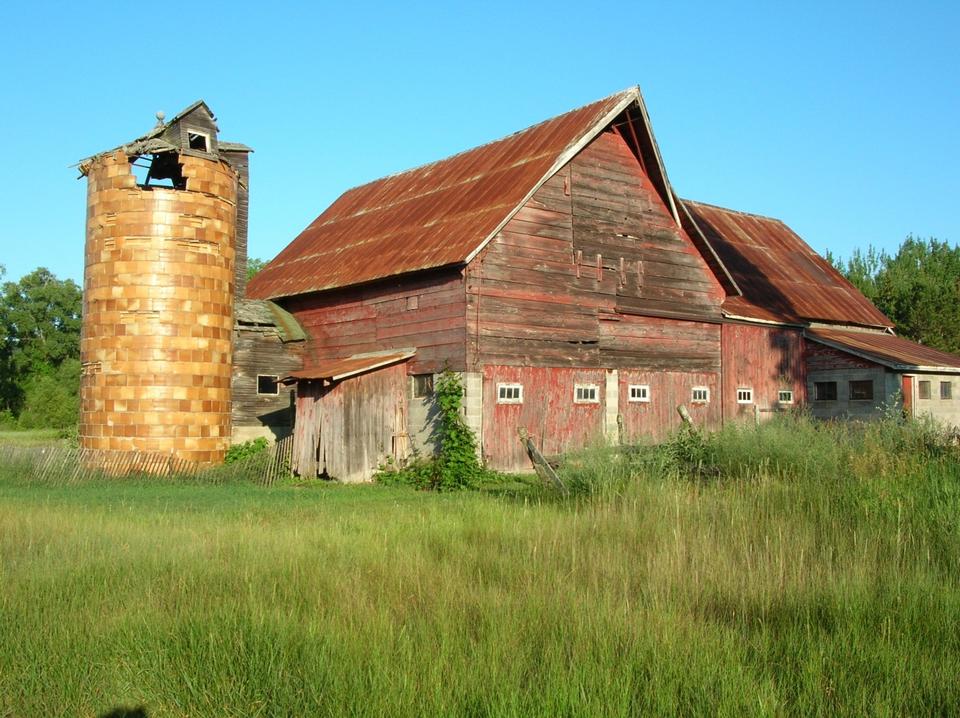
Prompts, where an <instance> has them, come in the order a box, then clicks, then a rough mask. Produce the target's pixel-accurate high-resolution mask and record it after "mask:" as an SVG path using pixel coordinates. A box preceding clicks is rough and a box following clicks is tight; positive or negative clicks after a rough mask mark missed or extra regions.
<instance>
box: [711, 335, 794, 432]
mask: <svg viewBox="0 0 960 718" xmlns="http://www.w3.org/2000/svg"><path fill="white" fill-rule="evenodd" d="M721 334H722V338H723V342H722V343H723V409H724V418H725V419H738V418H739V419H746V418H750V419H752V418H753V416H754V412H755V407H760V409H761V410H763V411H764V414H763V415H764V416H769V415H770V414H768V413H766V410H769V409H778V408H787V406H788V405H786V404H782V405H781V404H780V403H779V402H778V400H777V399H778V394H779V392H780V390H781V389H788V390H791V391H793V401H794V403H793V406H798V405H800V404H802V403H804V402H805V401H806V373H805V369H804V363H803V344H804V341H803V336H802V334H801V332H800V330H799V329H786V328H782V327H772V326H771V327H767V326H754V325H747V324H724V325H723V329H722V332H721ZM741 387H742V388H749V389H752V390H753V402H752V403H750V404H739V403H737V389H738V388H741Z"/></svg>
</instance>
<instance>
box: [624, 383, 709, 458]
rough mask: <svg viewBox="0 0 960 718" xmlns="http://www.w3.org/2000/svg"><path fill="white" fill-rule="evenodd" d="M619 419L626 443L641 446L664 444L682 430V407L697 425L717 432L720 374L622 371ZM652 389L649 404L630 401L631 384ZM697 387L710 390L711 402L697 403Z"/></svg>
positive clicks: (647, 402)
mask: <svg viewBox="0 0 960 718" xmlns="http://www.w3.org/2000/svg"><path fill="white" fill-rule="evenodd" d="M619 379H620V416H621V417H622V418H623V441H624V442H625V443H638V442H646V441H662V440H664V439H666V438H667V437H668V436H669V435H670V434H671V433H672V432H674V431H676V430H677V429H679V428H680V424H681V423H682V422H681V419H680V414H678V413H677V406H678V405H679V404H683V405H684V406H685V407H687V410H688V411H689V412H690V417H691V418H692V419H693V421H694V422H695V423H696V424H697V425H698V426H703V427H706V428H709V429H716V428H719V426H720V421H721V417H720V414H721V406H720V374H719V372H675V371H633V370H621V371H620V376H619ZM631 384H640V385H646V386H648V387H649V399H650V400H649V401H646V402H641V401H630V385H631ZM694 387H707V388H708V389H709V390H710V401H708V402H707V403H705V404H704V403H694V402H693V400H692V391H693V388H694Z"/></svg>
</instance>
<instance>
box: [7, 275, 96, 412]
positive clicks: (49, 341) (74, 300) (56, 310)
mask: <svg viewBox="0 0 960 718" xmlns="http://www.w3.org/2000/svg"><path fill="white" fill-rule="evenodd" d="M82 301H83V295H82V292H81V291H80V287H78V286H77V285H76V283H75V282H74V281H73V280H71V279H66V280H60V279H57V278H56V276H54V274H53V273H52V272H50V271H49V270H48V269H44V268H43V267H40V268H39V269H36V270H34V271H33V272H31V273H30V274H28V275H26V276H25V277H23V278H22V279H21V280H20V281H19V282H4V284H3V287H2V292H0V369H2V372H0V410H2V409H8V410H11V411H13V412H14V413H19V411H20V409H21V408H22V405H23V400H24V394H25V390H26V387H27V385H28V384H29V383H30V382H31V380H33V379H35V378H36V377H37V376H40V375H53V374H55V373H56V372H57V370H58V369H60V367H61V366H62V365H64V362H66V361H67V360H79V358H80V314H81V308H82ZM70 366H71V367H75V373H77V374H78V375H79V362H76V363H71V365H70Z"/></svg>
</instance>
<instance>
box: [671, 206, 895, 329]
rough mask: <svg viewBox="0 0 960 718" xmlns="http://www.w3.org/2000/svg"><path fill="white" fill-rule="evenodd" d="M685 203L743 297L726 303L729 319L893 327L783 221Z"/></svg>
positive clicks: (724, 308)
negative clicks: (730, 317)
mask: <svg viewBox="0 0 960 718" xmlns="http://www.w3.org/2000/svg"><path fill="white" fill-rule="evenodd" d="M683 203H684V205H685V206H686V207H687V209H688V210H689V212H690V214H691V216H692V217H693V219H694V221H695V222H696V223H697V226H698V227H699V228H700V230H701V231H702V232H703V233H704V235H705V236H706V238H707V239H708V240H709V242H710V245H711V246H712V247H713V248H714V250H715V251H716V253H717V255H718V256H719V258H720V260H721V262H722V263H723V265H724V266H725V267H726V268H727V270H728V271H729V272H730V274H731V275H732V276H733V278H734V281H735V282H736V284H737V286H738V287H739V289H740V291H741V292H742V296H739V297H737V296H731V297H728V298H727V300H726V301H725V302H724V303H723V312H724V314H726V315H727V316H734V317H741V318H746V319H759V320H762V321H770V322H784V323H794V324H804V323H806V322H810V321H821V322H832V323H840V324H857V325H862V326H869V327H884V328H886V327H892V326H893V322H891V321H890V320H889V319H888V318H887V317H886V316H884V314H883V313H882V312H880V310H879V309H877V308H876V307H875V306H873V304H871V303H870V300H868V299H867V298H866V297H865V296H863V294H861V293H860V291H859V290H858V289H857V288H856V287H854V286H853V285H852V284H850V282H848V281H847V280H846V279H845V278H844V277H843V276H842V275H841V274H840V273H839V272H838V271H837V270H836V269H834V268H833V267H832V266H831V265H830V263H829V262H827V260H825V259H824V258H823V257H821V256H820V255H819V254H817V253H816V252H814V251H813V249H811V248H810V246H809V245H808V244H807V243H806V242H804V241H803V240H802V239H801V238H800V237H799V236H798V235H797V234H796V233H795V232H794V231H793V230H792V229H790V228H789V227H788V226H787V225H786V224H784V223H783V222H781V221H780V220H779V219H773V218H771V217H762V216H759V215H755V214H747V213H744V212H736V211H734V210H730V209H724V208H722V207H716V206H714V205H709V204H703V203H701V202H694V201H692V200H683Z"/></svg>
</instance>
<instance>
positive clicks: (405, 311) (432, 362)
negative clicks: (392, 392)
mask: <svg viewBox="0 0 960 718" xmlns="http://www.w3.org/2000/svg"><path fill="white" fill-rule="evenodd" d="M281 304H282V305H283V307H284V308H285V309H286V310H287V311H289V312H290V313H291V314H293V315H294V317H296V319H297V321H298V322H299V323H300V326H302V327H303V328H304V330H305V331H306V332H307V335H308V337H309V339H308V344H307V352H306V357H305V359H304V362H305V364H308V365H316V364H321V363H322V362H323V360H325V359H340V358H344V357H348V356H351V355H352V354H358V353H362V352H371V351H381V350H386V349H396V348H401V347H416V349H417V354H416V356H415V357H414V358H413V359H411V360H410V362H409V364H408V367H407V368H408V370H409V372H410V373H411V374H422V373H429V372H439V371H442V370H443V368H444V366H449V367H450V368H451V369H454V370H462V369H463V368H464V364H465V341H466V331H465V328H464V313H465V296H464V283H463V276H462V274H461V273H460V271H459V270H451V271H444V272H433V273H430V274H428V275H423V276H420V277H402V278H398V279H394V280H391V281H389V282H379V283H377V284H372V285H368V286H363V287H356V288H351V289H345V290H338V291H335V292H328V293H324V294H309V295H302V296H299V297H293V298H290V299H286V300H282V301H281Z"/></svg>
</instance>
